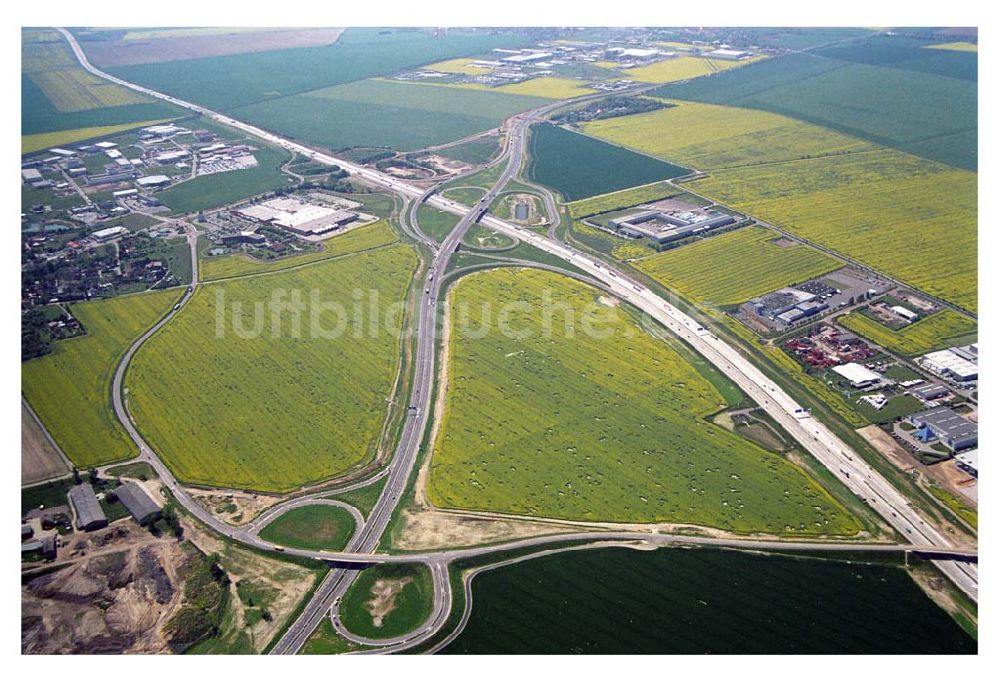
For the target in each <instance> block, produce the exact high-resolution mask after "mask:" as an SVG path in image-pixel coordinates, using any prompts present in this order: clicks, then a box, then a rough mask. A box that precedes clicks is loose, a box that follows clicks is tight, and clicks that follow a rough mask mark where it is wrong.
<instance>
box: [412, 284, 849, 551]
mask: <svg viewBox="0 0 1000 677" xmlns="http://www.w3.org/2000/svg"><path fill="white" fill-rule="evenodd" d="M598 295H599V294H598V292H596V291H595V290H593V289H591V288H590V287H588V286H587V285H584V284H582V283H580V282H576V281H574V280H569V279H567V278H564V277H562V276H560V275H557V274H554V273H549V272H544V271H537V270H508V269H504V270H493V271H488V272H485V273H475V274H472V275H469V276H467V277H464V278H462V279H461V280H460V281H459V282H458V283H457V284H456V286H455V287H454V288H453V290H452V292H451V293H450V297H449V305H450V307H451V308H453V309H456V310H455V311H454V312H453V313H452V318H453V319H452V326H451V328H450V338H449V343H448V349H449V356H448V384H447V387H446V392H445V409H444V413H443V419H442V425H441V429H440V432H439V434H438V436H437V439H436V440H435V442H434V451H433V459H432V464H431V472H430V478H429V481H428V486H427V494H428V497H429V499H430V500H431V501H432V502H433V503H434V504H435V505H437V506H439V507H442V508H459V509H470V510H486V511H491V512H501V513H513V514H519V515H534V516H539V517H542V516H544V517H556V518H564V519H577V520H592V521H613V522H675V523H684V524H698V525H704V526H711V527H716V528H720V529H725V530H727V531H732V532H739V533H752V532H769V533H779V534H796V535H806V534H812V535H819V534H829V535H849V534H854V533H856V532H857V530H858V528H859V527H858V523H857V522H856V520H855V519H854V518H853V517H852V516H850V515H849V514H848V513H846V512H845V511H844V509H843V508H842V507H841V506H840V505H839V504H837V503H836V502H835V501H834V499H832V498H831V497H830V495H829V494H828V493H827V492H826V490H824V489H823V488H822V487H820V486H819V485H818V484H817V483H816V482H815V481H813V480H812V479H810V478H809V477H808V476H807V475H806V474H805V473H804V472H803V471H802V470H801V469H799V468H798V467H796V466H794V465H792V464H791V463H789V462H787V461H785V460H784V459H783V458H782V457H781V456H779V455H777V454H774V453H771V452H768V451H765V450H764V449H763V448H761V447H758V446H756V445H754V444H752V443H750V442H748V441H746V440H744V439H743V438H741V437H739V436H737V435H735V434H733V433H731V432H729V431H727V430H725V429H723V428H720V427H716V426H715V425H713V424H711V423H709V422H708V421H707V420H705V417H707V416H709V415H710V414H712V413H713V412H716V411H719V410H720V409H723V408H725V407H726V406H727V404H726V400H725V398H724V397H723V396H722V395H721V394H720V393H719V391H717V390H716V389H715V388H714V387H713V386H712V385H711V383H710V382H709V381H708V380H706V379H705V377H703V376H701V375H700V374H699V372H698V370H697V369H696V368H695V367H694V366H692V365H691V364H690V363H688V362H687V361H686V360H685V359H684V358H683V357H682V356H681V355H680V354H679V353H678V352H677V351H675V350H674V349H673V348H671V346H670V345H669V344H668V343H666V342H664V341H662V340H658V339H655V338H653V337H652V336H650V335H649V334H647V333H645V332H644V331H642V330H641V329H639V327H638V326H637V325H636V324H635V322H634V321H633V320H632V319H630V317H629V316H628V315H626V314H625V312H624V311H623V310H622V309H620V308H612V307H609V306H605V305H604V304H601V303H600V302H599V301H598V300H597V297H598ZM492 306H499V308H498V309H497V312H496V317H495V319H493V320H491V319H489V318H487V317H486V316H485V315H486V313H487V312H488V310H487V309H488V308H491V307H492ZM539 308H540V309H541V310H539ZM546 309H550V310H546ZM568 314H572V315H573V316H574V317H575V321H573V322H571V323H569V326H570V327H572V328H573V331H572V332H570V331H569V330H568V329H567V328H566V324H567V322H566V318H567V316H568ZM546 325H548V326H549V328H550V330H547V329H546ZM463 326H464V328H463ZM484 334H485V335H484ZM515 337H517V338H515ZM703 368H704V367H703Z"/></svg>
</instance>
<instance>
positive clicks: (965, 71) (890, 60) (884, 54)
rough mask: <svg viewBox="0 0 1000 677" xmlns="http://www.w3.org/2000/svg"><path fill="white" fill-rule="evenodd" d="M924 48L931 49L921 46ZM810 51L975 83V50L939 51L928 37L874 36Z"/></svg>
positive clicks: (825, 55)
mask: <svg viewBox="0 0 1000 677" xmlns="http://www.w3.org/2000/svg"><path fill="white" fill-rule="evenodd" d="M927 47H932V48H935V49H925V48H927ZM813 53H814V54H818V55H820V56H824V57H826V58H828V59H838V60H840V61H849V62H852V63H862V64H869V65H872V66H888V67H891V68H901V69H903V70H911V71H917V72H920V73H932V74H934V75H943V76H945V77H949V78H958V79H960V80H968V81H969V82H975V81H976V80H977V79H978V76H979V62H978V58H977V56H978V55H977V54H976V52H975V50H973V51H963V50H947V49H944V50H943V49H940V43H936V42H934V41H932V40H927V39H921V38H911V37H904V36H901V35H875V36H872V37H870V38H865V39H864V40H852V41H851V42H846V43H841V44H837V45H829V46H827V47H823V48H821V49H818V50H815V51H814V52H813Z"/></svg>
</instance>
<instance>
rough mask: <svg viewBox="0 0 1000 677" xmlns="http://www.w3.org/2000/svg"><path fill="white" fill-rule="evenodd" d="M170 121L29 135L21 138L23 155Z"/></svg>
mask: <svg viewBox="0 0 1000 677" xmlns="http://www.w3.org/2000/svg"><path fill="white" fill-rule="evenodd" d="M169 119H171V118H164V119H162V120H144V121H143V122H130V123H128V124H124V125H107V126H103V127H81V128H79V129H65V130H62V131H58V132H46V133H44V134H29V135H27V136H22V137H21V154H22V155H23V154H25V153H34V152H36V151H39V150H45V149H46V148H56V147H58V146H65V145H68V144H72V143H77V142H78V141H86V140H87V139H95V138H97V137H99V136H108V135H110V134H118V133H120V132H127V131H128V130H130V129H135V128H136V127H148V126H149V125H158V124H161V123H163V122H166V121H167V120H169Z"/></svg>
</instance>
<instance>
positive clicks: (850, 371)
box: [833, 362, 882, 388]
mask: <svg viewBox="0 0 1000 677" xmlns="http://www.w3.org/2000/svg"><path fill="white" fill-rule="evenodd" d="M833 371H834V372H835V373H836V374H837V375H838V376H842V377H844V378H845V379H847V380H848V381H850V382H851V387H853V388H867V387H869V386H873V385H875V384H876V383H879V382H880V381H881V380H882V377H881V376H880V375H879V374H878V373H877V372H874V371H872V370H871V369H869V368H868V367H866V366H864V365H863V364H858V363H857V362H849V363H847V364H838V365H837V366H835V367H833Z"/></svg>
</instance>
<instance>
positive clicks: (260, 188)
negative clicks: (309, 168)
mask: <svg viewBox="0 0 1000 677" xmlns="http://www.w3.org/2000/svg"><path fill="white" fill-rule="evenodd" d="M254 157H256V158H257V166H256V167H253V168H251V169H238V170H236V171H231V172H219V173H217V174H208V175H206V176H198V177H195V178H193V179H190V180H188V181H185V182H183V183H180V184H177V185H176V186H171V187H170V188H167V189H166V190H162V191H160V192H159V193H157V194H156V198H157V199H158V200H160V202H162V203H163V204H165V205H167V206H168V207H170V209H171V210H173V211H174V212H175V213H178V214H187V213H191V212H197V211H200V210H203V209H215V208H216V207H221V206H223V205H227V204H229V203H231V202H237V201H239V200H244V199H246V198H248V197H253V196H254V195H257V194H259V193H266V192H267V191H271V190H275V189H277V188H286V187H288V185H289V181H290V178H289V177H288V176H286V175H285V174H284V173H283V172H282V171H281V165H283V164H284V163H285V162H286V161H287V160H288V159H289V157H291V156H290V154H289V153H287V152H286V151H284V150H279V149H277V148H270V147H264V148H261V149H259V150H256V151H254Z"/></svg>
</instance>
